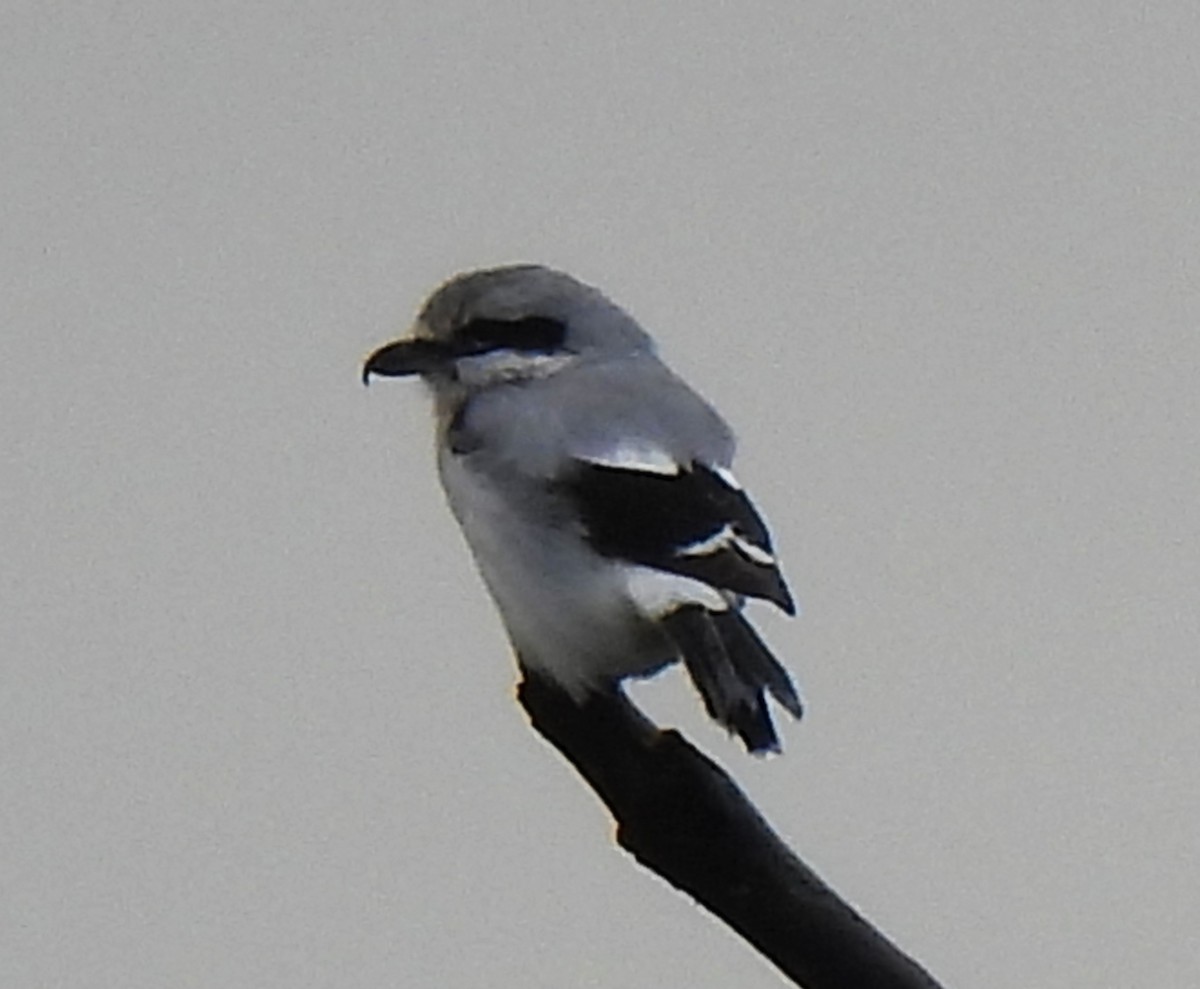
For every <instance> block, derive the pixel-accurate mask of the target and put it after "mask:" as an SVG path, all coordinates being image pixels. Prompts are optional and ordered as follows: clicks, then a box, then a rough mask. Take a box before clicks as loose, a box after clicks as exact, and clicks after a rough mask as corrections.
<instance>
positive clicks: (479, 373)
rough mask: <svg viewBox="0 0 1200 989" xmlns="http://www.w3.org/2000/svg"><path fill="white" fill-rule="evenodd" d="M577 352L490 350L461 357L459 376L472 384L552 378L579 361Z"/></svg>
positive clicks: (479, 385) (458, 365)
mask: <svg viewBox="0 0 1200 989" xmlns="http://www.w3.org/2000/svg"><path fill="white" fill-rule="evenodd" d="M575 359H576V358H575V355H574V354H529V353H523V352H521V351H519V350H490V351H488V352H487V353H486V354H476V355H475V356H473V357H460V358H459V359H458V362H457V367H458V380H459V381H461V382H462V383H463V384H464V385H467V386H468V387H482V386H486V385H492V384H497V383H499V382H502V381H523V380H527V379H529V378H548V377H549V376H550V375H552V374H557V373H558V372H559V371H561V370H562V369H563V368H565V367H567V366H568V365H569V364H572V363H574V361H575Z"/></svg>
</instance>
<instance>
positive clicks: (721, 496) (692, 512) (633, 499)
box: [561, 460, 796, 615]
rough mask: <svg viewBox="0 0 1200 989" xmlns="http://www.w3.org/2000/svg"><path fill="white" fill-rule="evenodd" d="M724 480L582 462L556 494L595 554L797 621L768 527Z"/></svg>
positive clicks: (703, 469)
mask: <svg viewBox="0 0 1200 989" xmlns="http://www.w3.org/2000/svg"><path fill="white" fill-rule="evenodd" d="M727 478H728V475H727V474H726V475H725V476H722V474H721V473H718V472H717V471H716V470H714V469H713V468H711V467H708V466H706V465H704V464H700V463H693V464H691V465H689V466H683V467H680V469H679V471H678V472H677V473H674V474H667V473H660V472H657V471H646V470H637V469H634V468H627V467H615V466H612V465H609V464H602V463H593V462H591V461H586V460H580V461H576V462H575V463H574V465H573V466H572V469H571V470H570V471H569V472H568V473H567V476H566V477H565V478H564V479H563V480H562V482H561V487H562V489H563V490H564V491H565V492H566V493H567V494H568V495H569V497H571V498H572V499H573V501H574V503H575V505H576V508H577V510H578V513H579V517H580V518H581V519H582V521H583V525H584V528H585V531H586V533H587V538H588V540H589V542H590V543H591V545H592V547H593V548H594V549H595V550H596V551H597V552H599V553H602V554H603V555H605V556H610V557H618V558H620V559H623V560H629V561H630V562H633V563H640V564H643V565H645V566H649V567H656V568H657V569H659V570H666V571H668V572H670V573H677V574H682V575H683V576H685V577H692V578H695V579H696V580H701V581H703V582H704V583H706V584H709V585H710V586H712V587H715V588H718V589H720V590H726V591H732V592H734V593H735V594H745V595H747V596H749V597H758V598H765V599H766V600H768V601H771V602H773V603H774V604H776V605H778V606H779V607H780V608H782V609H783V610H784V611H785V612H787V613H788V614H789V615H794V614H795V613H796V606H795V604H794V603H793V601H792V596H791V593H790V592H789V591H788V588H787V585H786V584H785V583H784V580H783V575H782V574H781V573H780V572H779V567H778V566H777V565H776V563H775V557H774V555H773V551H772V548H771V537H770V536H769V535H768V534H767V527H766V526H765V525H764V524H763V520H762V519H761V518H760V517H759V515H758V512H756V511H755V510H754V506H753V505H752V504H751V503H750V499H749V498H747V497H746V494H745V492H744V491H742V490H741V489H740V488H738V487H736V486H735V485H734V484H732V483H730V481H729V480H728V479H727Z"/></svg>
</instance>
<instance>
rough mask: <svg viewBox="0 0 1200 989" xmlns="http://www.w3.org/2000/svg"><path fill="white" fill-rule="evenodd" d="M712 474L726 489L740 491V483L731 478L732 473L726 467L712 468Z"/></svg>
mask: <svg viewBox="0 0 1200 989" xmlns="http://www.w3.org/2000/svg"><path fill="white" fill-rule="evenodd" d="M712 472H713V473H714V474H716V475H717V477H719V478H720V479H721V480H722V481H724V482H725V486H726V487H727V488H729V489H731V490H733V491H741V490H742V485H741V482H739V481H738V479H737V478H736V477H734V476H733V471H731V470H730V469H729V468H728V467H713V468H712Z"/></svg>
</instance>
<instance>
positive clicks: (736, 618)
mask: <svg viewBox="0 0 1200 989" xmlns="http://www.w3.org/2000/svg"><path fill="white" fill-rule="evenodd" d="M712 620H713V624H714V625H716V627H717V633H718V634H719V635H720V636H721V641H722V642H723V643H724V644H725V651H726V652H727V653H728V654H729V656H730V657H731V658H732V659H733V662H734V665H735V666H736V667H737V668H738V669H739V670H741V671H742V676H743V677H744V678H745V679H746V680H748V681H749V682H752V683H754V684H756V685H757V686H760V687H766V688H767V690H769V691H770V692H771V696H772V697H774V698H775V700H777V701H778V702H779V703H780V704H782V705H783V707H785V708H786V709H787V710H788V712H789V713H790V714H791V715H792V717H794V718H795V719H796V720H797V721H799V720H800V719H801V718H802V717H804V704H803V703H802V702H801V700H800V695H799V694H797V693H796V686H795V684H793V683H792V678H791V677H790V676H788V672H787V670H785V669H784V668H783V666H782V665H781V664H780V662H779V660H777V659H776V658H775V656H774V655H773V654H772V653H771V650H770V649H768V648H767V646H766V643H764V642H763V640H762V639H761V638H759V635H758V633H757V632H756V631H754V626H752V625H751V624H750V623H749V622H748V621H746V619H745V618H744V617H743V616H742V613H741V612H740V611H735V610H734V609H732V608H730V609H729V610H728V611H721V612H716V613H714V614H713V616H712Z"/></svg>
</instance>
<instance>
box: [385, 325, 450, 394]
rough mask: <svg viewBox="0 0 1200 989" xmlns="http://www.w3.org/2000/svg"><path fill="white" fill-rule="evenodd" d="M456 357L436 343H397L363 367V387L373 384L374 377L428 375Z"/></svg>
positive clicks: (414, 339)
mask: <svg viewBox="0 0 1200 989" xmlns="http://www.w3.org/2000/svg"><path fill="white" fill-rule="evenodd" d="M452 357H453V355H452V354H451V353H450V351H449V350H448V349H447V348H446V346H445V345H444V344H441V343H438V342H437V341H436V340H425V339H421V338H419V337H415V338H412V339H408V340H397V341H396V342H395V343H389V344H386V345H384V346H382V347H380V348H379V349H378V350H377V351H375V353H373V354H372V355H371V356H370V357H368V358H367V360H366V362H365V363H364V364H363V370H362V379H363V384H364V385H366V384H369V383H370V377H371V375H372V374H378V375H380V376H382V377H385V378H400V377H404V376H405V375H409V374H429V373H431V372H433V371H437V370H440V369H441V368H444V367H445V366H446V364H447V362H448V361H450V360H451V359H452Z"/></svg>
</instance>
